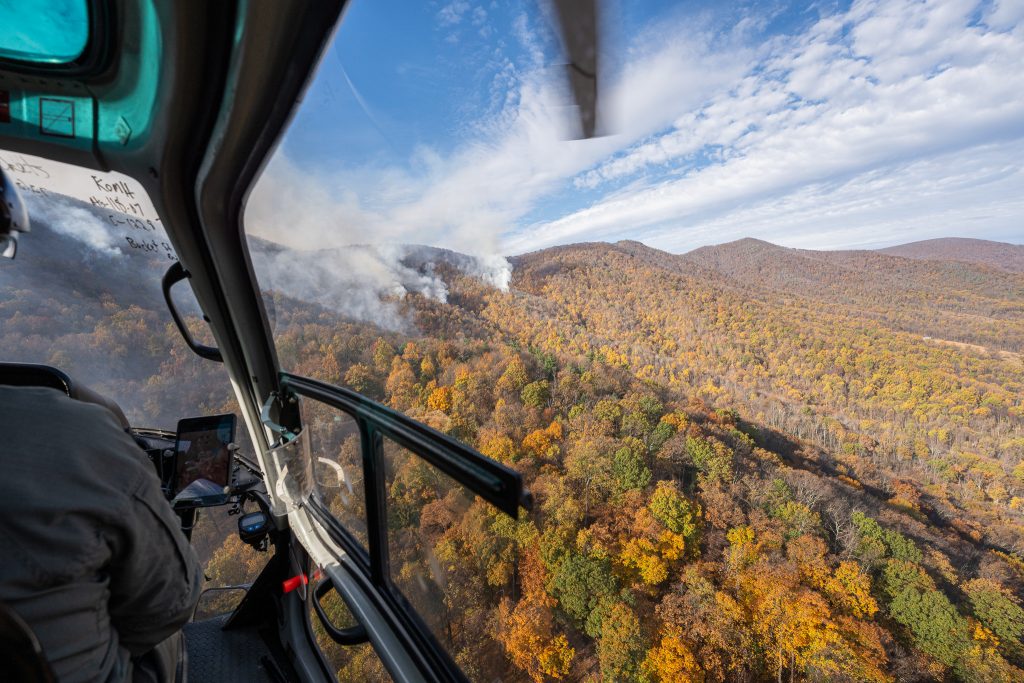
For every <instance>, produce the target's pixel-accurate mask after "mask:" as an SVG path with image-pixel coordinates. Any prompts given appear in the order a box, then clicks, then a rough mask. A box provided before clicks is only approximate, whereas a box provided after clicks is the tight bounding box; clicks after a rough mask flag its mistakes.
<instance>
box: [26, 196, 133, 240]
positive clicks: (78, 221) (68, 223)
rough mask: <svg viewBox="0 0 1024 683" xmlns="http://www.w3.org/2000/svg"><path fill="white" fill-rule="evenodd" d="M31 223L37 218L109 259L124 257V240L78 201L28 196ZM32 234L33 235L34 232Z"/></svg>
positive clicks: (54, 197)
mask: <svg viewBox="0 0 1024 683" xmlns="http://www.w3.org/2000/svg"><path fill="white" fill-rule="evenodd" d="M25 203H26V206H27V207H28V213H29V218H30V221H34V220H36V219H38V220H39V222H41V223H43V224H45V225H47V226H49V228H50V229H52V230H53V231H54V232H56V233H59V234H61V235H65V236H67V237H71V238H72V239H75V240H78V241H79V242H82V243H83V244H85V245H86V246H88V247H91V248H93V249H95V250H96V251H98V252H100V253H101V254H104V255H106V256H121V255H122V251H121V249H120V248H119V246H120V244H121V241H120V238H119V237H118V236H117V235H115V234H114V233H113V231H112V230H111V229H110V227H109V226H108V225H106V224H105V223H104V222H103V221H102V220H101V219H100V218H99V217H97V216H96V214H94V213H93V212H92V211H89V210H88V209H86V208H83V207H82V206H79V205H76V203H75V202H74V200H70V199H67V198H65V197H62V196H60V195H55V194H52V193H48V194H47V195H45V198H38V197H37V196H36V195H32V196H29V197H26V201H25ZM30 234H31V233H30Z"/></svg>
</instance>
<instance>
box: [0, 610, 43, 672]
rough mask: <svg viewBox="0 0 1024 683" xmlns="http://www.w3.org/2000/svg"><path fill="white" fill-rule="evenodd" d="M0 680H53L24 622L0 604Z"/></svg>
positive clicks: (40, 649)
mask: <svg viewBox="0 0 1024 683" xmlns="http://www.w3.org/2000/svg"><path fill="white" fill-rule="evenodd" d="M0 680H4V681H25V682H26V683H53V682H54V681H56V680H57V679H56V677H54V675H53V669H51V668H50V663H49V662H48V661H47V660H46V655H44V654H43V648H42V646H41V645H40V644H39V639H38V638H36V634H35V633H33V632H32V629H31V628H29V626H28V624H26V623H25V620H24V619H22V618H21V617H20V616H18V613H17V612H15V611H14V610H13V609H11V608H10V607H9V606H8V605H6V604H4V603H0Z"/></svg>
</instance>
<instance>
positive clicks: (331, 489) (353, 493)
mask: <svg viewBox="0 0 1024 683" xmlns="http://www.w3.org/2000/svg"><path fill="white" fill-rule="evenodd" d="M302 408H303V431H304V432H306V434H307V436H308V437H309V438H310V452H311V456H312V458H313V480H314V484H313V492H314V494H315V495H316V496H317V497H318V498H319V501H320V503H321V504H322V505H323V507H325V508H326V509H327V510H328V511H329V512H330V513H331V515H332V516H333V517H334V518H335V519H336V520H337V521H339V522H340V523H341V525H342V526H343V527H344V529H345V531H347V532H348V533H349V534H350V535H351V536H352V537H353V538H354V539H355V540H356V541H357V542H358V543H359V544H360V545H361V546H362V547H363V549H366V548H367V547H368V541H367V535H366V494H365V489H364V484H363V462H362V448H361V444H360V434H359V425H358V424H357V423H356V421H355V419H354V418H353V417H352V416H350V415H349V414H348V413H345V412H343V411H340V410H337V409H335V408H332V407H330V406H325V405H323V404H322V403H318V402H316V401H306V402H304V403H303V406H302Z"/></svg>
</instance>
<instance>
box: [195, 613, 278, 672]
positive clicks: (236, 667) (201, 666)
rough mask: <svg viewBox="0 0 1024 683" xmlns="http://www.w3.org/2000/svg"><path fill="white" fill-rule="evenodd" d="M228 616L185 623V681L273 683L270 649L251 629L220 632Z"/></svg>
mask: <svg viewBox="0 0 1024 683" xmlns="http://www.w3.org/2000/svg"><path fill="white" fill-rule="evenodd" d="M227 618H228V615H226V614H225V615H222V616H218V617H213V618H212V619H207V620H205V621H197V622H193V623H191V624H186V625H185V627H184V628H183V629H182V630H183V632H184V634H185V646H186V652H187V657H188V682H189V683H207V682H209V683H220V682H222V681H223V682H224V683H231V682H233V681H239V682H240V683H249V682H250V681H253V682H256V683H260V682H262V681H268V682H269V683H277V682H278V681H280V680H281V676H280V674H277V673H276V672H275V671H273V670H271V669H272V668H273V667H275V664H274V663H273V661H274V658H273V656H272V655H271V652H270V649H269V648H268V647H267V645H266V643H264V642H263V639H262V638H261V637H260V635H259V633H258V632H257V631H256V630H254V629H240V630H231V631H223V630H221V627H222V626H224V622H225V621H227Z"/></svg>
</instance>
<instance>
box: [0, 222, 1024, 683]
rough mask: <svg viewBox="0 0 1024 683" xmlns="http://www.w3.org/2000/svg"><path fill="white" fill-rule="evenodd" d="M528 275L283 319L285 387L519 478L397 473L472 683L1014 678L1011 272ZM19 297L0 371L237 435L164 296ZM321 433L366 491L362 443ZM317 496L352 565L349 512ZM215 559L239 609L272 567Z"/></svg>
mask: <svg viewBox="0 0 1024 683" xmlns="http://www.w3.org/2000/svg"><path fill="white" fill-rule="evenodd" d="M90 263H93V264H94V266H93V267H98V266H95V261H92V262H90ZM512 265H513V274H512V282H511V286H510V288H509V289H508V291H502V290H500V289H497V288H495V287H493V286H492V285H490V284H487V283H484V282H482V281H481V280H479V279H478V278H476V277H474V276H473V275H472V274H470V273H468V272H466V271H465V270H463V269H461V265H460V262H459V261H456V260H451V261H445V260H444V259H440V260H438V262H435V263H419V264H417V265H416V266H415V267H416V268H420V269H423V270H424V271H425V272H426V271H427V270H429V272H430V273H431V274H433V275H437V276H439V277H441V278H443V280H444V282H445V283H446V285H447V296H446V300H445V301H439V300H437V299H436V298H432V297H430V296H427V295H424V294H421V293H406V294H404V295H394V296H393V297H392V298H391V299H390V300H389V303H390V304H391V305H393V306H395V307H397V309H398V310H399V311H400V313H401V315H402V317H403V319H404V320H406V321H407V324H406V325H405V326H404V328H403V329H401V330H399V331H394V330H387V329H382V328H380V327H377V326H376V325H374V324H372V323H368V322H365V321H359V320H355V319H352V318H351V317H347V316H346V315H344V314H342V313H340V312H339V311H338V310H335V309H332V307H331V306H329V305H325V304H324V303H323V302H310V301H303V300H299V299H297V298H295V297H294V296H291V295H290V294H289V292H287V291H281V290H271V289H268V291H266V292H265V293H264V296H265V297H266V299H267V302H268V309H272V310H273V311H274V325H275V331H274V337H275V343H276V346H277V349H278V353H279V356H280V360H281V364H282V367H284V368H285V369H288V370H290V371H292V372H295V373H298V374H302V375H307V376H311V377H315V378H318V379H322V380H325V381H328V382H332V383H336V384H340V385H345V386H348V387H351V388H353V389H355V390H357V391H360V392H362V393H364V394H366V395H368V396H370V397H372V398H374V399H375V400H377V401H380V402H381V403H384V404H386V405H389V406H391V407H393V408H396V409H398V410H401V411H403V412H405V413H407V414H409V415H411V416H413V417H414V418H416V419H418V420H421V421H423V422H424V423H426V424H428V425H430V426H432V427H434V428H435V429H438V430H440V431H442V432H445V433H448V434H451V435H453V436H455V437H456V438H459V439H461V440H463V441H465V442H466V443H468V444H470V445H472V446H474V447H475V448H477V449H478V450H479V451H480V452H481V453H483V454H484V455H487V456H488V457H491V458H493V459H495V460H498V461H500V462H503V463H505V464H507V465H508V466H510V467H512V468H514V469H515V470H517V471H519V472H520V473H521V474H522V475H523V477H524V480H525V482H526V485H527V487H528V488H529V489H530V491H531V492H532V494H533V500H534V504H533V507H532V509H530V510H521V511H520V515H519V517H518V519H512V518H510V517H508V516H507V515H504V514H502V513H499V512H496V511H495V510H494V509H493V508H491V507H490V506H488V505H486V504H485V503H483V502H482V501H480V500H478V499H474V498H473V496H471V495H469V494H467V493H466V492H465V491H464V490H463V489H462V488H461V487H460V486H459V485H458V484H456V483H454V482H453V481H451V480H449V479H447V478H446V477H445V476H444V475H443V474H441V473H440V472H438V471H436V470H434V469H433V468H431V467H430V466H429V465H426V464H425V463H424V462H423V461H421V460H419V459H417V458H416V457H414V456H412V455H411V454H409V453H407V452H404V451H402V450H401V449H399V448H397V447H391V446H388V445H386V446H385V449H386V453H387V459H388V466H389V467H388V472H387V476H386V485H387V491H388V501H387V517H388V525H389V546H390V547H389V553H390V556H391V565H392V567H391V569H392V573H393V577H392V578H393V579H394V581H395V582H396V584H397V585H399V586H400V587H401V589H402V590H403V593H405V595H406V597H407V598H408V599H409V601H410V602H411V603H412V604H413V605H414V606H416V607H417V608H419V610H418V611H419V612H420V614H421V616H423V617H424V620H425V622H426V625H427V626H428V627H429V628H430V629H431V631H432V633H433V634H434V636H435V638H436V639H437V640H438V641H439V642H440V643H442V644H443V645H444V646H445V647H446V648H447V649H448V651H449V652H450V653H451V655H452V657H453V658H454V659H455V660H456V662H457V663H458V664H459V666H460V667H461V668H462V669H463V671H464V672H465V673H466V674H467V676H468V677H469V678H470V679H471V680H480V681H493V680H503V681H535V682H541V681H552V680H565V681H647V682H651V683H654V682H660V681H666V682H667V681H673V682H674V681H707V682H711V681H762V680H764V681H784V680H789V681H803V680H812V681H819V680H840V681H841V680H849V681H894V680H899V681H923V680H957V681H1019V680H1022V678H1024V641H1022V637H1024V608H1022V607H1021V598H1022V595H1024V386H1022V384H1024V363H1022V355H1021V354H1022V352H1024V274H1022V273H1021V272H1020V271H1019V270H1015V269H1014V268H1013V264H1010V265H1009V266H1007V265H1006V264H1005V263H1004V264H1000V263H988V262H984V261H982V262H973V263H972V262H965V261H963V260H958V261H956V262H954V261H949V260H935V259H928V258H920V257H915V258H908V257H903V256H898V255H893V254H886V253H880V252H869V251H858V252H811V251H801V250H794V249H785V248H782V247H777V246H775V245H770V244H768V243H764V242H758V241H756V240H743V241H741V242H737V243H731V244H727V245H719V246H717V247H709V248H705V249H701V250H697V251H695V252H690V253H689V254H684V255H674V254H668V253H665V252H660V251H657V250H654V249H651V248H649V247H646V246H644V245H642V244H639V243H618V244H605V243H596V244H579V245H571V246H566V247H556V248H552V249H548V250H545V251H541V252H536V253H532V254H526V255H523V256H520V257H516V258H514V259H512ZM85 267H86V266H83V268H85ZM257 273H258V274H259V271H257ZM87 275H88V273H85V274H83V278H84V277H86V276H87ZM140 277H141V275H140ZM71 289H73V290H75V289H76V286H72V287H71ZM0 290H2V291H0V293H2V296H0V319H2V320H3V321H4V323H3V328H2V330H0V343H3V345H4V348H5V349H8V350H10V349H15V350H16V355H18V356H22V357H24V358H21V359H26V360H35V361H41V362H49V363H51V364H54V365H58V366H61V367H67V368H69V369H72V370H73V369H76V366H81V371H84V374H85V375H86V376H87V377H89V379H90V382H91V383H92V384H93V385H94V386H96V388H97V389H99V390H101V391H104V390H107V391H109V392H111V393H115V394H116V395H117V398H118V400H119V401H120V402H121V403H122V405H123V406H124V407H125V409H126V412H128V414H129V417H130V418H131V419H133V420H136V419H138V418H139V415H145V416H147V417H151V416H153V415H161V416H163V415H166V416H167V418H166V419H170V418H171V416H178V417H180V416H183V415H191V414H200V413H202V412H204V411H206V412H215V411H221V410H232V409H233V405H234V403H233V399H232V397H231V396H230V394H229V387H228V385H227V382H226V381H225V380H226V378H225V377H223V376H222V375H221V374H220V373H221V372H222V371H220V370H218V371H217V372H213V373H211V372H210V371H209V366H208V364H204V363H203V362H202V361H199V360H198V359H195V358H193V357H192V356H190V355H189V352H188V350H187V349H186V348H185V347H184V345H183V344H182V343H181V342H180V340H179V338H178V337H177V333H176V332H175V331H174V330H173V329H172V328H171V327H170V321H169V319H168V316H167V314H166V312H165V311H164V309H163V307H162V305H160V304H159V302H157V301H156V299H155V298H152V299H140V300H139V301H137V302H136V303H132V304H130V305H124V304H122V303H120V302H121V299H119V298H118V297H117V296H116V292H111V293H107V295H106V296H104V295H103V293H100V296H94V295H93V294H89V295H88V296H87V295H78V294H75V293H73V292H69V291H55V290H52V289H47V288H46V287H43V286H38V287H32V286H25V285H24V283H22V284H20V285H19V284H18V282H17V281H16V280H15V279H13V278H10V279H3V277H2V275H0ZM76 291H77V290H76ZM97 301H98V302H99V303H96V302H97ZM53 316H60V317H62V318H64V319H67V320H71V321H73V322H74V325H73V326H72V327H70V328H69V330H68V331H67V332H66V333H64V334H61V335H53V334H48V332H47V322H46V321H47V319H48V318H51V319H52V317H53ZM91 358H94V359H95V360H96V362H97V363H99V362H100V361H102V363H103V367H104V368H105V369H104V370H103V371H102V372H101V371H99V370H95V371H92V372H91V371H90V369H89V365H88V362H87V361H88V359H91ZM83 359H84V360H83ZM110 368H113V370H110ZM90 372H91V374H90ZM133 403H134V404H135V405H138V406H143V407H144V410H143V409H140V410H138V411H137V412H136V413H134V414H133V412H132V408H131V406H132V404H133ZM302 409H303V414H304V416H305V418H306V421H307V424H308V427H307V428H308V429H309V430H310V433H311V434H312V435H313V436H314V437H315V438H316V441H314V444H315V448H316V449H317V451H318V452H319V453H321V454H323V455H326V456H327V457H331V458H335V459H337V461H338V462H339V463H341V464H343V465H345V466H346V468H347V469H348V470H349V471H353V468H354V469H355V470H358V454H357V444H356V438H355V432H354V431H353V429H352V425H351V424H350V422H348V421H346V420H345V419H344V416H342V419H340V420H339V419H336V418H337V417H338V416H337V415H335V414H332V413H331V412H330V411H329V410H327V409H326V408H325V407H323V406H316V405H313V404H310V403H307V404H304V405H303V407H302ZM160 419H165V418H163V417H161V418H160ZM175 419H176V418H175ZM163 426H166V425H163ZM392 446H393V445H392ZM357 476H358V473H357ZM356 483H357V486H356V487H355V489H356V490H357V491H358V490H359V486H358V483H359V482H358V481H357V482H356ZM319 495H321V497H322V498H323V500H324V502H325V503H326V504H327V505H328V506H329V507H330V508H331V509H332V510H333V511H334V512H335V514H336V515H337V517H338V518H339V520H341V521H342V522H343V523H344V524H346V526H347V527H349V528H350V530H351V531H352V533H353V535H354V536H355V537H357V538H359V537H360V533H361V532H360V528H359V526H360V523H361V522H360V520H361V519H362V513H363V509H362V508H361V504H362V503H361V500H360V499H359V496H358V495H348V496H344V495H341V493H339V492H338V490H337V489H336V488H335V489H331V488H330V487H327V486H324V487H323V488H322V489H321V491H320V493H319ZM212 555H213V557H212V560H211V562H210V564H209V566H208V567H207V575H208V577H210V579H211V582H212V583H214V584H217V583H218V582H219V585H223V584H229V583H235V582H241V581H244V580H245V579H246V578H247V577H248V578H249V580H251V576H252V574H253V573H254V572H255V571H258V568H259V566H261V564H262V558H259V557H256V556H254V554H253V553H251V552H250V551H248V550H247V549H245V550H243V547H242V544H241V543H240V542H238V541H237V539H236V538H234V537H233V536H230V535H229V537H228V539H227V540H226V541H225V542H224V544H223V546H221V547H219V548H217V549H216V550H214V551H213V552H212ZM330 611H331V612H332V613H334V614H335V615H339V616H340V615H341V614H342V613H343V612H344V608H343V606H342V605H341V604H339V603H337V602H335V603H333V604H332V605H331V606H330ZM324 642H325V643H326V641H324ZM324 652H325V656H327V658H328V659H329V661H330V662H331V665H332V666H333V667H334V668H335V669H336V670H337V671H338V676H339V680H342V681H362V680H386V674H385V673H384V671H383V670H382V668H381V666H380V664H379V662H378V661H377V660H376V658H375V656H374V654H373V652H372V649H370V648H369V646H363V647H362V648H357V649H345V650H341V649H340V648H335V649H331V648H329V647H327V646H326V644H325V647H324Z"/></svg>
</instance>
